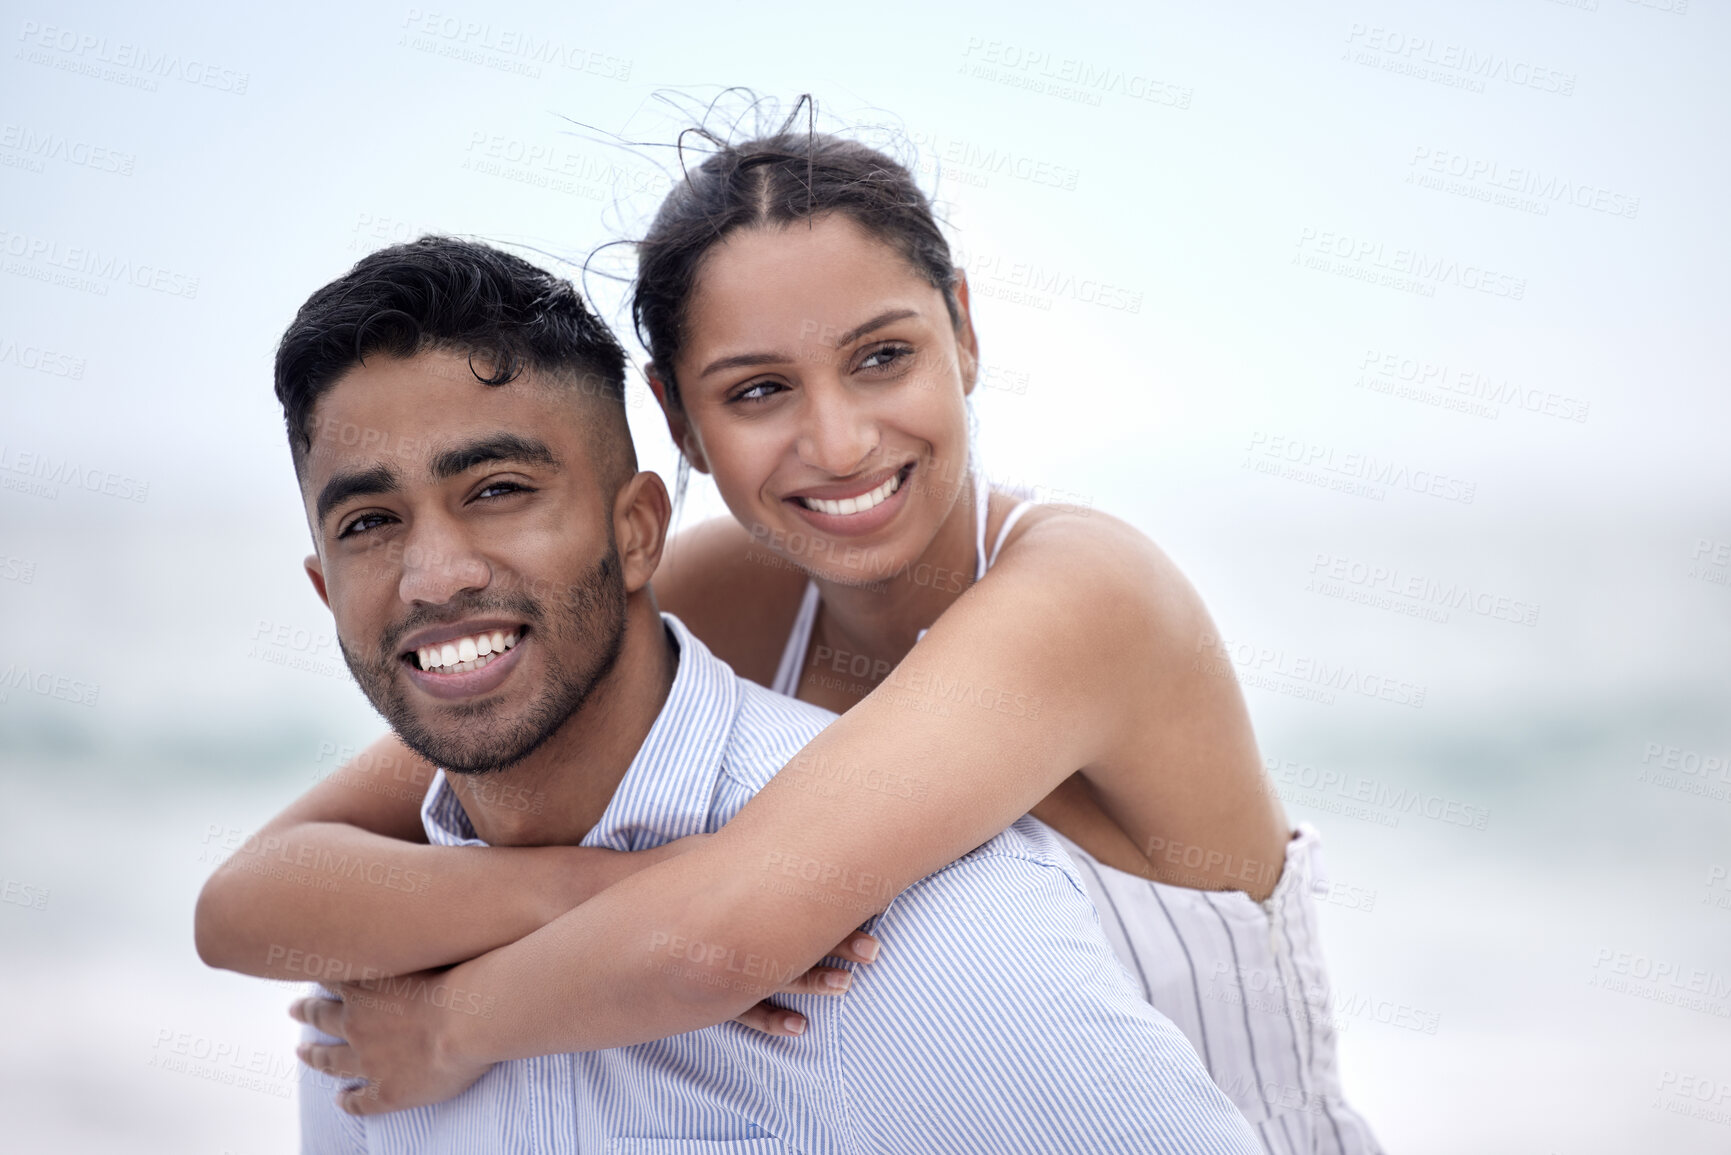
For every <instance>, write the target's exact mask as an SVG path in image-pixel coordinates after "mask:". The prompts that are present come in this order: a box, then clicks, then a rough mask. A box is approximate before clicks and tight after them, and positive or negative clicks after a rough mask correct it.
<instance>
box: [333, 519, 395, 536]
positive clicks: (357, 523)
mask: <svg viewBox="0 0 1731 1155" xmlns="http://www.w3.org/2000/svg"><path fill="white" fill-rule="evenodd" d="M389 520H391V519H390V518H388V517H386V516H385V515H384V514H382V513H363V514H361V515H360V516H359V517H357V518H355V519H354V520H353V521H351V522H349V523H348V524H347V525H345V526H343V527H342V528H341V529H340V530H338V531H337V540H338V541H341V540H342V539H343V538H345V537H352V536H354V535H355V534H357V533H366V532H367V531H368V530H372V529H377V528H378V527H379V526H381V525H383V524H385V522H387V521H389Z"/></svg>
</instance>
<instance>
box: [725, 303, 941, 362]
mask: <svg viewBox="0 0 1731 1155" xmlns="http://www.w3.org/2000/svg"><path fill="white" fill-rule="evenodd" d="M917 316H919V311H918V310H916V309H886V310H885V311H884V312H882V313H879V314H878V315H877V316H875V317H873V318H872V319H871V320H869V321H867V322H866V323H865V324H863V325H855V326H854V327H853V328H851V329H849V330H848V331H847V332H845V333H843V334H842V335H841V336H839V337H837V338H836V339H835V340H834V341H832V342H829V344H831V345H833V346H834V347H835V348H838V349H839V348H841V347H842V346H843V345H851V344H852V343H853V342H855V341H857V340H859V339H860V338H861V337H863V336H865V335H866V334H867V333H870V332H871V331H872V330H874V329H881V328H883V327H884V326H885V325H889V324H893V323H894V322H896V321H905V320H907V319H908V318H909V317H917ZM786 360H789V358H788V356H787V355H786V354H785V353H740V354H738V355H736V356H733V357H722V358H721V359H720V360H716V361H711V362H710V363H709V364H707V365H705V366H704V367H703V372H701V373H699V374H698V375H697V376H698V377H699V378H703V377H707V376H709V375H710V374H711V373H719V372H721V371H722V370H723V369H742V368H746V367H748V366H751V365H774V364H776V363H778V362H781V361H786Z"/></svg>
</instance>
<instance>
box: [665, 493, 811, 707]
mask: <svg viewBox="0 0 1731 1155" xmlns="http://www.w3.org/2000/svg"><path fill="white" fill-rule="evenodd" d="M805 581H806V578H805V572H804V571H803V570H801V569H800V568H799V567H798V566H796V565H794V564H793V563H792V562H790V561H788V560H787V559H785V558H783V557H781V556H779V555H777V554H774V553H771V552H770V551H769V550H767V549H765V548H764V547H763V546H761V545H759V544H757V543H756V542H754V541H752V539H751V535H750V534H749V533H747V532H746V530H745V528H744V527H743V526H741V525H740V524H739V523H738V522H737V521H734V520H733V519H732V518H731V517H716V518H711V519H710V520H708V521H705V522H702V523H700V524H698V525H695V526H692V527H691V528H690V529H686V530H682V531H680V532H679V533H677V534H675V535H674V536H673V538H672V539H671V540H670V541H669V542H668V543H667V548H666V550H664V551H663V552H662V555H661V565H660V568H658V569H657V570H656V571H655V579H654V588H655V600H656V603H657V604H658V605H659V606H660V607H661V609H663V610H665V611H667V612H668V613H670V614H673V615H675V616H676V617H678V618H679V620H681V621H682V622H684V623H685V625H686V627H687V628H689V629H690V630H691V632H692V633H694V634H696V635H697V636H698V638H699V639H701V640H702V642H703V644H704V645H706V646H708V647H709V648H710V649H711V650H712V651H714V652H715V654H716V656H718V657H719V658H721V660H722V661H724V662H726V663H727V664H728V665H730V666H732V667H733V668H734V669H735V670H736V671H738V672H739V673H740V674H741V675H743V676H744V677H747V678H750V679H751V680H752V681H754V682H759V683H762V684H764V685H767V684H769V682H770V681H771V680H773V679H774V677H775V668H776V665H777V664H778V663H779V662H780V660H781V651H782V647H783V646H784V645H785V644H786V642H787V635H788V631H789V630H791V629H792V627H793V618H794V615H795V614H796V613H797V612H798V610H799V599H800V595H801V594H802V593H803V592H804V590H805Z"/></svg>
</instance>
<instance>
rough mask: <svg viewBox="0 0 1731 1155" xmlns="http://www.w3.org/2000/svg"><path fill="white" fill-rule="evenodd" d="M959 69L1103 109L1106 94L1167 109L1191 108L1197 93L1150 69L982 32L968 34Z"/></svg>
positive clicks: (975, 77)
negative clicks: (1120, 65) (1122, 65)
mask: <svg viewBox="0 0 1731 1155" xmlns="http://www.w3.org/2000/svg"><path fill="white" fill-rule="evenodd" d="M956 71H957V72H958V73H960V74H961V75H963V76H969V77H972V78H974V79H975V80H985V81H990V82H991V83H994V84H1001V85H1003V86H1005V87H1006V88H1019V89H1022V90H1023V91H1024V92H1033V93H1038V94H1039V95H1042V96H1051V97H1055V98H1057V99H1059V100H1068V101H1071V102H1072V103H1075V104H1087V105H1092V106H1094V107H1099V106H1100V105H1101V104H1102V103H1103V102H1104V99H1105V98H1106V97H1107V96H1116V97H1123V98H1125V99H1128V100H1135V101H1141V102H1143V103H1146V104H1154V105H1159V106H1161V107H1163V108H1174V109H1187V108H1189V107H1190V101H1191V98H1192V97H1193V96H1194V95H1195V91H1194V90H1193V89H1191V88H1189V87H1187V86H1185V85H1181V84H1173V83H1172V82H1170V81H1167V80H1163V79H1160V78H1158V77H1156V76H1154V75H1153V74H1151V73H1148V72H1136V71H1131V70H1129V69H1124V68H1117V67H1114V66H1111V65H1104V64H1098V63H1095V62H1094V61H1090V60H1084V59H1082V58H1081V57H1078V56H1064V55H1061V54H1057V53H1052V52H1048V51H1046V50H1044V49H1036V48H1028V47H1025V46H1023V45H1020V44H1017V43H1015V42H1013V41H1008V40H987V39H984V38H983V37H979V36H970V37H968V43H967V47H966V48H964V49H963V50H962V63H961V66H960V67H959V68H958V69H957V70H956Z"/></svg>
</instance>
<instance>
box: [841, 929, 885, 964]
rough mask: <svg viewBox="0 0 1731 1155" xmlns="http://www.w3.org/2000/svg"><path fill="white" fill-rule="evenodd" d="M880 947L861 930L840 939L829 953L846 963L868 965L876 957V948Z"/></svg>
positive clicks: (876, 941) (875, 940)
mask: <svg viewBox="0 0 1731 1155" xmlns="http://www.w3.org/2000/svg"><path fill="white" fill-rule="evenodd" d="M880 945H882V944H880V943H879V942H878V940H877V939H875V938H873V937H872V936H871V935H869V934H867V933H866V932H865V931H863V930H856V931H854V932H852V933H851V934H849V935H848V936H847V937H846V938H844V939H842V940H841V942H840V944H839V945H837V946H836V948H835V949H834V950H832V951H830V952H829V953H830V954H832V955H835V956H836V957H837V958H844V959H846V960H847V961H848V962H856V963H869V962H872V961H874V960H876V958H877V957H878V948H879V946H880Z"/></svg>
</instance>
